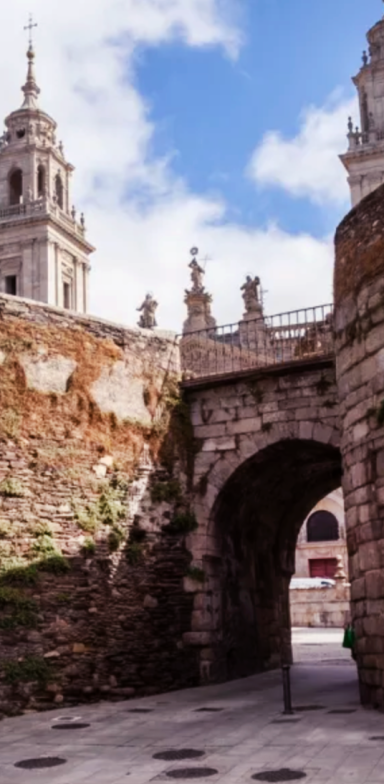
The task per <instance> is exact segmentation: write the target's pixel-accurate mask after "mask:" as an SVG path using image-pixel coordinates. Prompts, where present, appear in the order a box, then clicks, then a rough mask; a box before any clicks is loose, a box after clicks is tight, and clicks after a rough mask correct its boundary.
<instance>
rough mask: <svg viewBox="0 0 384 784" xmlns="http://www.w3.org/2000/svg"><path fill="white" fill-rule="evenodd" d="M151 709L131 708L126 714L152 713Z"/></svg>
mask: <svg viewBox="0 0 384 784" xmlns="http://www.w3.org/2000/svg"><path fill="white" fill-rule="evenodd" d="M152 711H153V708H131V709H130V710H129V711H128V713H152Z"/></svg>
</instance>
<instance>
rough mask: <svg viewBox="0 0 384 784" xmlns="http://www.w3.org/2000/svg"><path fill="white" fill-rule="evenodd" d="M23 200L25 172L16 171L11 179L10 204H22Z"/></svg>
mask: <svg viewBox="0 0 384 784" xmlns="http://www.w3.org/2000/svg"><path fill="white" fill-rule="evenodd" d="M22 198H23V172H22V171H21V169H15V170H14V171H13V172H12V174H11V176H10V178H9V203H10V204H11V205H13V204H20V203H21V201H22Z"/></svg>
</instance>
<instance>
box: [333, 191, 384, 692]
mask: <svg viewBox="0 0 384 784" xmlns="http://www.w3.org/2000/svg"><path fill="white" fill-rule="evenodd" d="M335 306H336V313H335V330H336V364H337V385H338V396H339V410H340V419H341V428H342V439H341V450H342V457H343V463H344V475H343V489H344V495H345V511H346V527H347V543H348V551H349V558H350V579H351V584H352V615H353V619H354V624H355V628H356V634H357V660H358V666H359V677H360V691H361V697H362V701H363V702H364V703H370V704H373V705H380V706H382V705H383V704H384V655H383V654H384V580H383V574H384V481H383V465H384V433H383V425H384V189H383V187H380V188H378V189H377V190H376V191H374V193H372V194H370V196H368V197H367V198H366V199H364V200H363V201H362V202H361V203H360V204H359V206H358V207H357V208H356V209H355V210H353V211H352V212H351V213H350V214H349V215H348V216H347V217H346V218H345V220H344V221H343V222H342V223H341V225H340V226H339V228H338V231H337V234H336V265H335Z"/></svg>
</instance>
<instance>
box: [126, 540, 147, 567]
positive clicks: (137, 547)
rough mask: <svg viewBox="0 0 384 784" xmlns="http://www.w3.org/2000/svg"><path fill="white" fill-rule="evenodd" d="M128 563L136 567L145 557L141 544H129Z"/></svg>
mask: <svg viewBox="0 0 384 784" xmlns="http://www.w3.org/2000/svg"><path fill="white" fill-rule="evenodd" d="M126 556H127V561H128V563H130V564H131V566H135V565H136V564H138V563H139V561H141V560H142V558H143V556H144V546H143V544H141V543H140V542H129V544H128V547H127V551H126Z"/></svg>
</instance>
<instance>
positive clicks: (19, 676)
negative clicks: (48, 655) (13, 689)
mask: <svg viewBox="0 0 384 784" xmlns="http://www.w3.org/2000/svg"><path fill="white" fill-rule="evenodd" d="M2 668H3V670H4V672H5V680H6V682H7V683H10V684H16V683H19V682H24V683H25V682H29V681H38V682H39V683H40V684H41V685H44V684H46V683H47V681H48V680H49V678H50V677H51V671H50V668H49V666H48V664H47V662H46V661H45V659H43V658H41V657H40V656H27V657H26V658H25V659H23V660H22V661H6V662H2Z"/></svg>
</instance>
